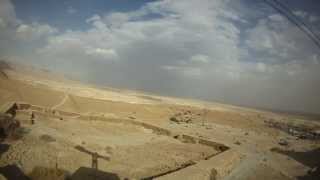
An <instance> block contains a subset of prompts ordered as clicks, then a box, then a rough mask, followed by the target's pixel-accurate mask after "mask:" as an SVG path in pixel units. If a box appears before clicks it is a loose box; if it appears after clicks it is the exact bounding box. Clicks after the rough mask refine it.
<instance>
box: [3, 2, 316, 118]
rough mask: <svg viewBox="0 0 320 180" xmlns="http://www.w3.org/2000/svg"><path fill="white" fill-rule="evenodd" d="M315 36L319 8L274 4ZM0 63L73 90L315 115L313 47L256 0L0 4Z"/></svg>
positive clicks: (290, 25)
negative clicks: (69, 83) (42, 74)
mask: <svg viewBox="0 0 320 180" xmlns="http://www.w3.org/2000/svg"><path fill="white" fill-rule="evenodd" d="M280 1H281V2H283V3H284V4H286V5H287V6H288V7H289V8H290V9H291V10H292V12H293V13H294V14H295V15H296V16H297V17H298V18H299V19H301V20H302V21H303V22H305V23H306V24H308V25H309V26H310V27H311V28H312V30H313V31H314V32H315V33H316V34H317V35H319V36H320V2H319V1H317V0H304V1H301V0H280ZM0 58H1V59H5V60H7V61H14V62H22V63H26V64H31V65H35V66H39V67H43V68H46V69H50V70H52V71H55V72H59V73H63V74H65V75H67V76H69V77H73V78H76V79H79V80H81V81H83V82H88V83H93V84H97V85H101V86H110V87H115V88H124V89H131V90H140V91H146V92H150V93H155V94H159V95H166V96H177V97H186V98H196V99H203V100H208V101H215V102H221V103H227V104H234V105H243V106H248V107H259V108H268V109H276V110H282V111H298V112H309V113H320V48H318V47H317V46H315V44H314V43H313V42H312V41H311V40H310V39H309V38H308V37H307V36H306V34H305V33H303V32H302V31H300V30H299V29H298V28H297V27H296V26H295V25H293V24H292V23H290V22H289V21H288V20H287V19H286V18H285V17H283V16H282V15H281V14H279V13H278V12H277V11H275V10H274V9H273V8H272V7H270V6H268V5H267V4H266V3H265V2H264V0H257V1H252V0H158V1H151V0H136V1H133V0H91V1H87V0H47V1H43V0H23V1H21V0H0Z"/></svg>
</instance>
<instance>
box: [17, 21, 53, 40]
mask: <svg viewBox="0 0 320 180" xmlns="http://www.w3.org/2000/svg"><path fill="white" fill-rule="evenodd" d="M57 32H58V30H57V29H56V28H54V27H51V26H49V25H47V24H39V23H32V24H20V25H19V26H18V27H17V29H16V36H17V37H18V38H21V39H24V40H31V39H37V38H40V37H43V36H48V35H51V34H55V33H57Z"/></svg>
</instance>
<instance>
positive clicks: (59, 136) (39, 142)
mask: <svg viewBox="0 0 320 180" xmlns="http://www.w3.org/2000/svg"><path fill="white" fill-rule="evenodd" d="M0 107H1V120H2V121H3V122H4V119H9V120H12V121H18V122H19V124H20V127H19V128H18V129H15V130H14V133H13V136H12V137H11V136H9V135H8V133H6V132H5V131H4V130H2V131H1V132H0V133H2V134H1V136H3V138H2V141H1V145H0V179H39V180H40V179H96V180H98V179H159V180H160V179H161V180H163V179H194V180H198V179H199V180H202V179H204V180H214V179H224V180H229V179H230V180H231V179H237V180H256V179H266V180H282V179H284V180H287V179H288V180H289V179H292V180H293V179H298V180H309V179H320V141H319V140H320V119H313V120H310V119H307V118H303V117H300V116H299V117H296V116H289V115H284V114H277V113H272V112H267V111H262V110H256V109H249V108H242V107H236V106H231V105H224V104H219V103H213V102H204V101H198V100H192V99H178V98H173V97H162V96H156V95H151V94H147V93H142V92H135V91H129V90H117V89H112V88H101V87H95V86H92V85H87V84H81V83H79V82H76V81H71V80H67V79H65V78H62V77H54V75H52V74H50V73H48V72H45V71H36V70H30V69H28V68H25V69H23V68H21V67H20V68H16V69H15V68H12V67H9V66H6V65H3V64H2V67H1V74H0ZM2 128H3V127H2ZM3 129H4V128H3ZM9 134H10V135H12V133H9Z"/></svg>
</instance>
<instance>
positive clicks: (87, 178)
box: [70, 167, 120, 180]
mask: <svg viewBox="0 0 320 180" xmlns="http://www.w3.org/2000/svg"><path fill="white" fill-rule="evenodd" d="M70 180H120V178H119V176H118V175H117V174H114V173H110V172H104V171H100V170H97V169H94V168H88V167H80V168H79V169H78V170H77V171H76V172H74V173H73V174H72V175H71V177H70Z"/></svg>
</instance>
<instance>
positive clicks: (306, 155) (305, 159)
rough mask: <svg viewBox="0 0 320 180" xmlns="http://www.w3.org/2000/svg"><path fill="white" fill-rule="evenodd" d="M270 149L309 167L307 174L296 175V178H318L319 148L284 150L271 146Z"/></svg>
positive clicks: (319, 176) (311, 179) (299, 179)
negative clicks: (299, 150)
mask: <svg viewBox="0 0 320 180" xmlns="http://www.w3.org/2000/svg"><path fill="white" fill-rule="evenodd" d="M271 151H273V152H277V153H280V154H284V155H287V156H289V157H291V158H293V159H295V160H296V161H298V162H300V163H302V164H304V165H306V166H308V167H310V168H311V170H310V171H309V172H308V174H306V175H305V176H300V177H298V178H297V179H298V180H315V179H320V148H318V149H313V150H311V151H306V152H296V151H286V150H281V149H278V148H273V149H272V150H271Z"/></svg>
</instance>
